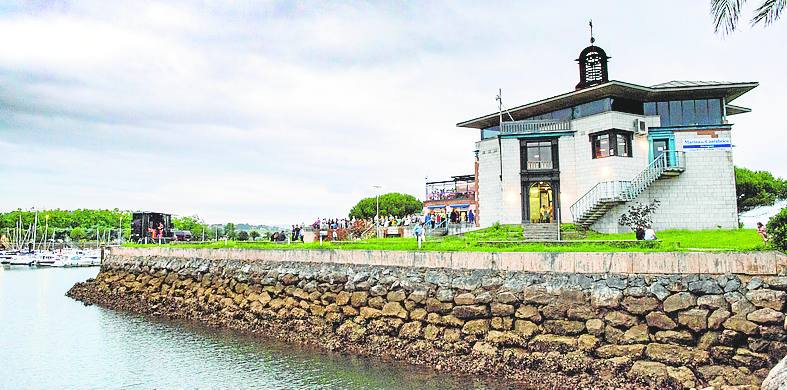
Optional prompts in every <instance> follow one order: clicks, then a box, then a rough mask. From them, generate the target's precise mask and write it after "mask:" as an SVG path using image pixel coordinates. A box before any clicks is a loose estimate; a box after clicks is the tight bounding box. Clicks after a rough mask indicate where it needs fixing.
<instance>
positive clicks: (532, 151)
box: [525, 141, 554, 170]
mask: <svg viewBox="0 0 787 390" xmlns="http://www.w3.org/2000/svg"><path fill="white" fill-rule="evenodd" d="M526 148H527V149H526V151H525V153H527V165H526V169H527V170H536V169H553V168H554V164H553V158H552V142H550V141H536V142H528V143H527V144H526Z"/></svg>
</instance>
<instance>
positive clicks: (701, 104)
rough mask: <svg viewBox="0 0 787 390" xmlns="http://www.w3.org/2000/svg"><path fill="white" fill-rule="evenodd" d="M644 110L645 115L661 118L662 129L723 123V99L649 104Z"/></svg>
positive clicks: (646, 104)
mask: <svg viewBox="0 0 787 390" xmlns="http://www.w3.org/2000/svg"><path fill="white" fill-rule="evenodd" d="M643 108H644V112H645V115H658V116H660V117H661V127H669V126H696V125H720V124H721V122H722V111H721V99H698V100H672V101H668V102H647V103H645V104H644V107H643Z"/></svg>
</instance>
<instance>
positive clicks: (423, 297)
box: [353, 290, 428, 306]
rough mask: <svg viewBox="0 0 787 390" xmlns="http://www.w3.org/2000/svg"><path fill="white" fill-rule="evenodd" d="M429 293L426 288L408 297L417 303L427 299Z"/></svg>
mask: <svg viewBox="0 0 787 390" xmlns="http://www.w3.org/2000/svg"><path fill="white" fill-rule="evenodd" d="M427 295H428V292H427V291H426V290H415V291H413V292H411V293H410V296H409V297H407V299H409V300H411V301H413V302H415V303H421V302H423V301H425V300H426V297H427ZM353 306H355V305H353Z"/></svg>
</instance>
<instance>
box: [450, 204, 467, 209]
mask: <svg viewBox="0 0 787 390" xmlns="http://www.w3.org/2000/svg"><path fill="white" fill-rule="evenodd" d="M468 207H470V204H468V203H462V204H452V205H451V208H454V209H466V208H468Z"/></svg>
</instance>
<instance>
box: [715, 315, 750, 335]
mask: <svg viewBox="0 0 787 390" xmlns="http://www.w3.org/2000/svg"><path fill="white" fill-rule="evenodd" d="M723 325H724V328H725V329H730V330H734V331H736V332H741V333H743V334H746V335H753V334H755V333H757V324H755V323H753V322H751V321H749V320H747V319H746V317H744V316H742V315H735V316H732V317H730V318H728V319H727V320H726V321H724V324H723Z"/></svg>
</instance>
